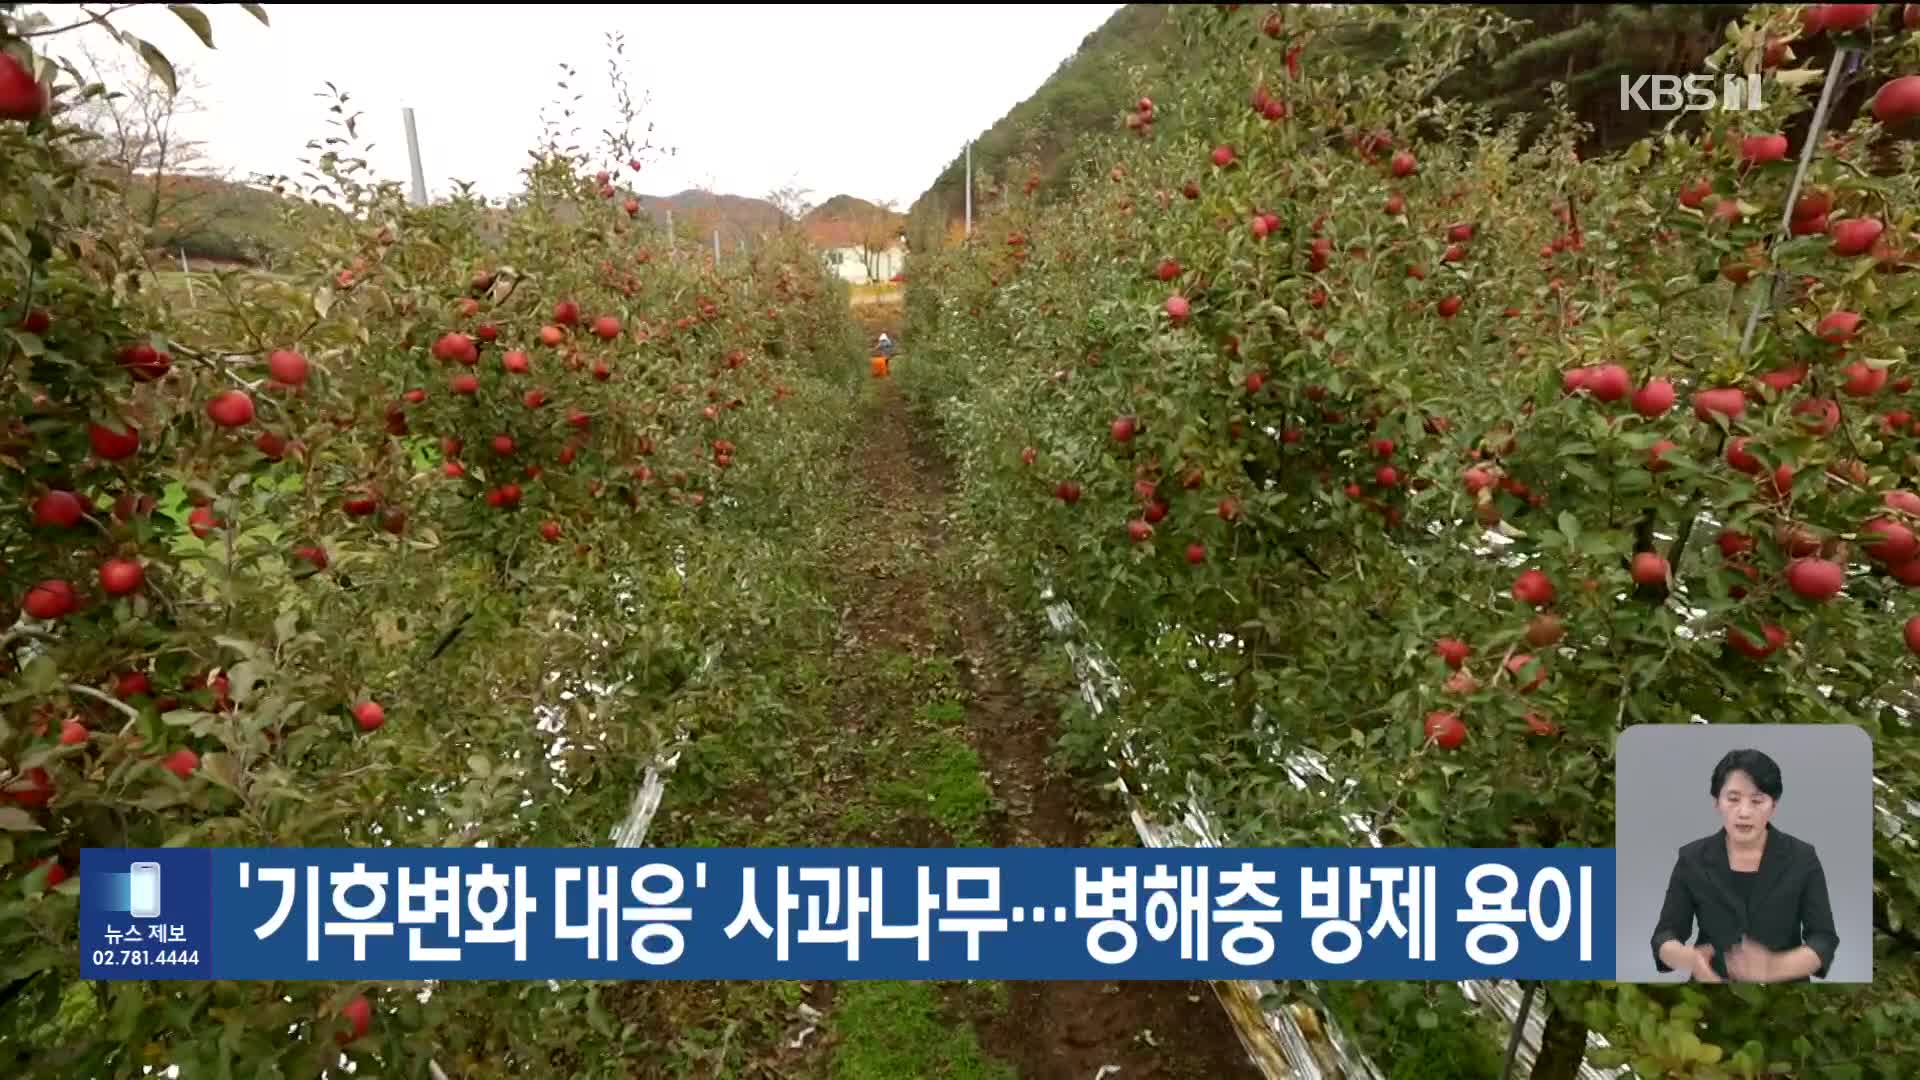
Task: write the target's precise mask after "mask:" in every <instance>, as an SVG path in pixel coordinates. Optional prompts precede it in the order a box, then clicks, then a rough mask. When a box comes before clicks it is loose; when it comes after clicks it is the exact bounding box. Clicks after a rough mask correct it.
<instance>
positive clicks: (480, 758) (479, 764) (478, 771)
mask: <svg viewBox="0 0 1920 1080" xmlns="http://www.w3.org/2000/svg"><path fill="white" fill-rule="evenodd" d="M492 768H493V766H492V763H491V762H489V761H488V760H487V755H485V754H475V755H473V756H472V757H469V758H468V759H467V769H468V770H469V771H471V772H472V773H473V775H475V776H477V777H479V778H480V779H482V780H485V779H486V778H487V774H488V773H490V772H491V771H492Z"/></svg>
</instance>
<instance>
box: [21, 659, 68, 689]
mask: <svg viewBox="0 0 1920 1080" xmlns="http://www.w3.org/2000/svg"><path fill="white" fill-rule="evenodd" d="M20 674H21V677H22V681H23V682H24V683H25V686H26V689H27V690H28V691H29V692H30V693H31V694H33V695H40V694H51V693H53V688H54V687H56V686H59V685H60V665H58V664H56V663H54V662H53V657H51V656H36V657H34V658H33V659H32V660H31V661H28V663H27V667H26V670H25V671H22V672H21V673H20Z"/></svg>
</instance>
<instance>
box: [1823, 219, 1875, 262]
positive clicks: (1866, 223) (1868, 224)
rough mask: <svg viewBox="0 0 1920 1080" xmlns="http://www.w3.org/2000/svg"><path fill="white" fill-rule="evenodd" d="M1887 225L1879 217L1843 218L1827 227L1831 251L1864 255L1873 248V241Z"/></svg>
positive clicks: (1840, 253) (1837, 253)
mask: <svg viewBox="0 0 1920 1080" xmlns="http://www.w3.org/2000/svg"><path fill="white" fill-rule="evenodd" d="M1886 229H1887V226H1886V224H1885V223H1883V222H1882V221H1881V220H1880V219H1879V218H1844V219H1842V220H1840V221H1836V222H1834V223H1833V224H1831V225H1829V226H1828V227H1827V232H1828V234H1829V235H1831V236H1832V237H1833V245H1832V249H1831V250H1832V251H1833V253H1834V254H1835V255H1842V256H1853V255H1865V254H1866V253H1867V252H1869V251H1871V250H1873V244H1874V241H1876V240H1878V239H1880V234H1881V233H1883V232H1885V231H1886Z"/></svg>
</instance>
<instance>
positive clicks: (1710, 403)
mask: <svg viewBox="0 0 1920 1080" xmlns="http://www.w3.org/2000/svg"><path fill="white" fill-rule="evenodd" d="M1746 411H1747V395H1746V394H1745V393H1744V392H1742V391H1741V390H1740V389H1738V388H1737V387H1721V388H1719V389H1714V390H1702V391H1700V392H1698V393H1696V394H1694V395H1693V415H1695V416H1697V417H1699V418H1700V419H1702V420H1707V419H1709V418H1710V417H1713V416H1724V417H1726V418H1727V419H1728V420H1737V419H1739V418H1740V417H1741V416H1742V415H1744V414H1745V413H1746Z"/></svg>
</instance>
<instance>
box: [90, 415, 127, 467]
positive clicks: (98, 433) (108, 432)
mask: <svg viewBox="0 0 1920 1080" xmlns="http://www.w3.org/2000/svg"><path fill="white" fill-rule="evenodd" d="M122 426H123V427H125V428H126V430H125V431H115V430H113V429H112V428H109V427H103V426H102V425H100V424H90V425H88V427H87V441H88V443H89V444H91V445H92V447H93V452H94V454H95V455H96V456H98V457H100V458H102V459H103V460H106V461H119V460H121V459H122V458H127V457H131V456H133V454H134V453H135V452H136V451H138V450H139V449H140V430H139V429H138V428H136V427H134V426H133V425H132V424H126V423H124V422H123V423H122Z"/></svg>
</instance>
